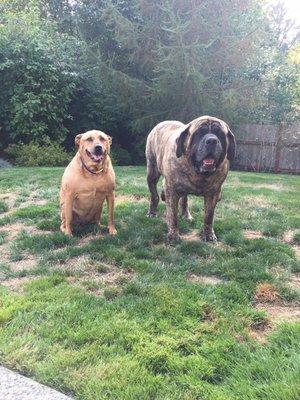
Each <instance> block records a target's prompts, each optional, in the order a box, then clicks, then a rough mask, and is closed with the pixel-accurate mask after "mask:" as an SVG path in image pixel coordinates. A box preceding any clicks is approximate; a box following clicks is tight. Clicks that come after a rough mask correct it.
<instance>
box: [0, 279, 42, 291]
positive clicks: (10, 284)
mask: <svg viewBox="0 0 300 400" xmlns="http://www.w3.org/2000/svg"><path fill="white" fill-rule="evenodd" d="M38 278H40V277H39V276H23V277H21V278H11V279H7V280H5V281H2V282H1V285H3V286H5V287H6V288H7V289H8V290H9V291H11V292H17V293H23V292H24V285H25V284H26V283H28V282H32V281H33V280H36V279H38Z"/></svg>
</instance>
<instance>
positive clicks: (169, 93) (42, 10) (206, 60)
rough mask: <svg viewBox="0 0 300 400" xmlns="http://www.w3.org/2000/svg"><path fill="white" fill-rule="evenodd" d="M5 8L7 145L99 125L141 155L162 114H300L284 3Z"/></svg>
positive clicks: (254, 118) (117, 0) (16, 2)
mask: <svg viewBox="0 0 300 400" xmlns="http://www.w3.org/2000/svg"><path fill="white" fill-rule="evenodd" d="M0 10H1V11H2V13H1V25H0V70H1V75H0V84H1V88H2V90H1V93H0V106H1V108H2V110H4V112H3V113H2V114H1V117H0V118H1V119H0V129H1V130H0V133H1V143H2V145H6V144H8V143H10V142H16V141H17V142H18V141H23V142H29V141H31V140H34V141H36V142H40V143H41V142H43V141H44V140H45V138H50V139H51V140H55V141H60V142H63V143H64V145H65V146H66V147H67V148H70V147H71V146H73V137H74V135H75V134H77V133H80V132H81V131H84V130H87V129H92V128H98V129H102V130H105V131H107V132H108V133H109V134H111V135H112V136H113V137H114V143H115V146H116V149H117V151H118V149H120V150H119V152H120V157H121V158H122V159H126V160H131V161H132V162H140V161H141V159H142V157H143V142H144V139H145V136H146V134H147V133H148V132H149V130H150V129H151V128H152V126H153V125H154V124H155V123H157V122H159V121H161V120H165V119H179V120H182V121H189V120H191V119H192V118H195V117H196V116H199V115H202V114H213V115H216V116H219V117H221V118H224V119H225V120H227V121H228V122H230V123H240V122H250V121H251V122H258V121H259V122H274V123H277V122H279V121H284V120H290V119H291V118H295V117H296V115H297V111H298V109H299V107H297V104H298V101H299V95H298V93H299V77H298V75H297V67H298V65H297V63H295V61H294V60H295V56H293V54H295V50H294V49H296V48H297V46H298V44H297V42H296V41H295V40H293V38H291V37H290V36H289V32H290V28H291V27H293V26H292V23H291V21H289V20H287V18H286V16H285V15H284V9H283V8H282V5H280V4H279V5H277V6H276V7H274V8H273V10H271V11H270V10H269V11H266V10H265V8H263V7H262V5H261V3H260V2H258V1H257V0H235V1H234V2H232V0H223V1H222V2H219V1H217V0H172V1H171V0H168V1H165V0H152V1H149V0H130V1H129V0H77V1H68V0H44V1H41V0H12V1H8V0H2V1H1V2H0ZM293 29H294V30H295V27H293ZM128 152H129V153H130V154H131V156H130V155H129V153H128ZM116 156H117V158H118V155H116Z"/></svg>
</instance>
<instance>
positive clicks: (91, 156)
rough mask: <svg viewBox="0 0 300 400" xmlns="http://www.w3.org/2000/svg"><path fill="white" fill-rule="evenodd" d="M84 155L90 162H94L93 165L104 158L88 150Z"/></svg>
mask: <svg viewBox="0 0 300 400" xmlns="http://www.w3.org/2000/svg"><path fill="white" fill-rule="evenodd" d="M86 154H87V155H88V156H89V157H90V159H91V160H92V161H94V163H100V162H101V161H102V160H103V158H104V155H103V154H93V153H91V152H90V151H88V150H86Z"/></svg>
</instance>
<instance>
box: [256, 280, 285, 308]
mask: <svg viewBox="0 0 300 400" xmlns="http://www.w3.org/2000/svg"><path fill="white" fill-rule="evenodd" d="M254 299H255V301H256V302H264V303H269V302H275V301H278V300H279V299H280V296H279V293H278V292H277V290H276V289H275V287H274V286H273V285H271V284H270V283H259V284H258V285H257V287H256V290H255V294H254Z"/></svg>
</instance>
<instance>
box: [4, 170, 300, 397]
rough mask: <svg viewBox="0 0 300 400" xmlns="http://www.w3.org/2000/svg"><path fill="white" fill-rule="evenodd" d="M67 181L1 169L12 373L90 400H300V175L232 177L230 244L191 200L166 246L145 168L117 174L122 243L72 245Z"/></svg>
mask: <svg viewBox="0 0 300 400" xmlns="http://www.w3.org/2000/svg"><path fill="white" fill-rule="evenodd" d="M62 172H63V171H62V169H60V168H27V169H25V168H11V169H9V170H0V192H1V193H3V194H4V195H3V197H1V201H2V199H3V202H4V203H5V205H4V207H5V208H3V207H2V209H1V203H0V251H1V254H2V259H1V261H0V280H1V281H2V285H0V360H1V362H2V363H3V364H5V365H8V366H9V367H11V368H14V369H17V370H20V371H22V372H23V373H25V374H28V375H31V376H33V377H35V378H36V379H38V380H39V381H41V382H44V383H46V384H49V385H51V386H54V387H56V388H58V389H60V390H62V391H64V392H66V393H71V394H73V395H74V396H76V397H77V398H80V399H83V400H97V399H99V400H100V399H101V400H102V399H114V400H115V399H122V400H123V399H124V400H125V399H126V400H127V399H128V400H134V399H139V400H140V399H145V400H146V399H147V400H148V399H158V400H159V399H172V400H173V399H174V400H176V399H178V400H179V399H180V400H182V399H183V400H184V399H186V400H190V399H203V400H244V399H245V400H248V399H251V400H252V399H253V400H259V399H264V398H265V399H268V400H295V399H296V398H298V397H299V392H300V386H299V379H298V377H299V374H300V348H299V347H300V346H299V343H300V322H299V312H300V308H299V301H300V292H299V272H300V265H299V259H297V258H296V257H297V256H298V255H299V253H297V252H298V251H299V227H300V217H299V216H298V214H299V213H298V207H299V201H300V199H299V189H300V180H299V177H295V176H288V175H270V174H251V173H238V172H231V173H230V176H229V178H228V180H227V181H226V183H225V185H224V190H223V199H222V201H221V202H220V203H219V204H218V206H217V211H216V220H215V231H216V234H217V236H218V238H219V243H218V244H216V245H213V244H208V243H203V242H201V240H200V239H199V235H198V233H199V230H200V228H201V224H202V218H203V204H202V200H199V199H197V198H195V197H194V198H193V197H191V211H192V214H193V216H194V221H192V222H186V221H184V220H180V230H181V232H182V237H183V240H182V241H181V242H179V243H178V244H176V245H174V246H167V245H166V244H165V235H166V224H165V222H164V219H163V215H164V212H165V209H164V205H163V204H160V206H159V212H160V217H159V218H157V219H148V218H146V211H147V205H148V203H147V198H148V191H147V187H146V179H145V168H143V167H124V168H116V174H117V201H116V224H117V229H118V234H117V235H116V236H115V237H110V236H108V235H107V234H106V229H105V228H103V227H94V226H86V227H84V228H81V229H78V230H77V231H76V234H75V236H74V237H73V238H68V237H66V236H64V235H62V234H61V233H60V232H59V230H58V229H59V209H58V191H59V180H60V177H61V175H62ZM1 210H2V211H1ZM1 213H2V214H3V216H1ZM106 222H107V211H106V209H105V211H104V215H103V221H102V223H103V226H105V225H106Z"/></svg>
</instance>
